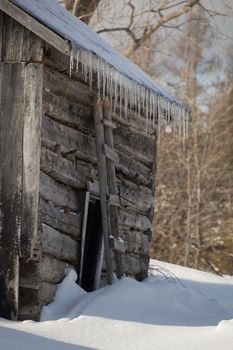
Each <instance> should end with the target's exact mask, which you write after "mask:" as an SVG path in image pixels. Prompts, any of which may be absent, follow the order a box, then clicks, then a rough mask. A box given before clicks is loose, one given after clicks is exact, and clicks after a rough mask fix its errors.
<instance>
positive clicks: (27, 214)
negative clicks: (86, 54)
mask: <svg viewBox="0 0 233 350" xmlns="http://www.w3.org/2000/svg"><path fill="white" fill-rule="evenodd" d="M42 54H43V43H42V41H41V40H40V39H39V38H37V37H36V36H35V35H34V34H32V33H30V32H29V31H27V30H26V29H25V28H24V27H23V26H21V25H19V24H18V23H17V22H15V21H14V20H13V19H11V18H10V17H9V16H7V15H5V14H3V13H2V12H0V101H1V106H0V110H1V118H0V143H1V145H0V169H1V172H0V188H1V190H0V202H1V214H0V216H1V225H0V226H1V227H0V266H1V269H0V280H1V281H0V300H1V304H0V315H1V316H2V317H6V318H11V319H17V315H18V305H19V266H20V256H25V257H27V258H29V257H30V254H31V245H32V241H33V237H34V236H35V234H36V233H37V215H38V180H39V177H38V175H39V159H40V156H39V153H40V121H41V119H42V118H41V117H42V70H43V65H42V63H41V60H42Z"/></svg>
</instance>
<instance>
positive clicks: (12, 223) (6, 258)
mask: <svg viewBox="0 0 233 350" xmlns="http://www.w3.org/2000/svg"><path fill="white" fill-rule="evenodd" d="M24 72H25V64H21V63H14V64H12V63H0V101H1V118H0V168H1V173H0V203H1V206H0V266H1V270H0V315H1V317H5V318H9V319H17V313H18V277H19V257H18V255H19V253H18V249H19V238H20V231H21V211H22V196H21V191H22V150H23V145H22V140H23V137H22V120H23V98H24ZM6 82H7V83H6Z"/></svg>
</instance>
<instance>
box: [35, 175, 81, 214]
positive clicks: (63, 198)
mask: <svg viewBox="0 0 233 350" xmlns="http://www.w3.org/2000/svg"><path fill="white" fill-rule="evenodd" d="M40 195H41V197H42V198H43V199H44V200H47V201H51V202H52V203H54V204H55V205H56V206H58V207H61V208H63V209H66V210H67V211H71V212H72V211H74V212H76V213H79V212H80V211H81V210H82V209H81V205H82V202H81V201H82V198H80V196H79V195H78V192H77V191H75V190H74V189H72V188H71V187H69V186H65V185H63V184H61V183H59V182H57V181H55V180H54V179H52V178H51V177H50V176H48V175H47V174H45V173H43V172H41V173H40Z"/></svg>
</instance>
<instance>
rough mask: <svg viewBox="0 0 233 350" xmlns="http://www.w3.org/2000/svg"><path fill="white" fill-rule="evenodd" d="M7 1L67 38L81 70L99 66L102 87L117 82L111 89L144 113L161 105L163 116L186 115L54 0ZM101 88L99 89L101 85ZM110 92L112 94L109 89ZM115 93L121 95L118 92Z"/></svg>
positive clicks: (184, 109) (107, 87)
mask: <svg viewBox="0 0 233 350" xmlns="http://www.w3.org/2000/svg"><path fill="white" fill-rule="evenodd" d="M10 2H11V3H13V4H14V5H16V6H17V7H19V8H21V9H22V10H23V11H25V12H27V13H28V14H29V15H31V16H32V17H34V18H35V19H36V20H38V21H39V22H40V23H42V24H43V25H45V26H46V27H47V28H49V29H51V30H52V31H54V32H55V33H57V34H59V36H61V37H62V38H64V39H65V40H67V41H69V42H70V43H71V47H72V48H73V50H71V56H72V58H73V57H74V58H75V59H76V58H77V60H79V61H81V63H82V64H83V65H85V67H84V73H85V72H86V73H88V74H89V75H91V76H92V72H98V71H99V70H101V74H102V76H101V77H100V80H101V82H102V85H105V83H106V87H104V88H105V89H110V90H111V89H112V90H114V89H115V88H114V85H118V86H120V89H115V90H121V91H120V94H122V96H124V100H126V101H127V103H129V104H130V105H131V106H132V105H134V107H136V108H137V106H138V105H141V104H142V105H143V107H145V108H146V109H147V110H148V115H149V114H150V115H151V114H153V112H152V110H156V111H155V112H154V114H156V113H157V111H158V110H159V109H161V111H162V112H161V113H162V114H164V110H166V111H167V115H166V116H165V117H166V118H168V116H169V118H170V116H171V115H173V116H176V115H179V116H181V117H182V116H183V117H184V114H185V115H186V116H187V114H186V112H187V110H186V107H184V106H182V104H181V103H180V102H179V101H177V100H176V98H175V97H173V96H171V95H170V94H168V93H167V92H166V91H165V90H164V89H163V88H162V87H161V86H159V85H158V84H157V83H156V82H155V81H154V80H152V79H151V78H150V77H149V76H148V75H147V74H146V73H144V72H143V71H142V70H141V69H140V68H139V67H138V66H137V65H135V64H134V63H133V62H131V61H130V60H129V59H127V58H126V57H124V56H123V55H122V54H121V53H120V52H118V51H117V50H115V49H114V48H112V47H111V46H110V45H109V44H108V43H107V42H106V41H105V40H104V39H103V38H101V37H100V36H99V35H98V34H97V33H95V32H94V31H93V30H92V29H91V28H90V27H88V26H87V25H86V24H85V23H83V22H82V21H80V20H78V19H77V18H76V17H74V16H73V15H72V14H71V13H70V12H68V11H67V10H66V9H65V8H64V7H62V6H61V5H60V4H59V3H58V1H57V0H49V1H48V0H10ZM71 65H72V62H71ZM90 71H91V74H90ZM111 84H112V87H111ZM121 87H122V88H121ZM101 88H102V89H103V86H101ZM112 94H113V95H114V93H113V92H112ZM126 95H127V96H126ZM114 97H116V96H114ZM118 97H120V98H121V96H119V93H118ZM139 109H140V107H139ZM165 114H166V113H165ZM184 118H185V119H186V117H184ZM153 119H154V118H153Z"/></svg>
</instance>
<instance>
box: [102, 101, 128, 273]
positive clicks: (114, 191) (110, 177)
mask: <svg viewBox="0 0 233 350" xmlns="http://www.w3.org/2000/svg"><path fill="white" fill-rule="evenodd" d="M103 117H104V120H106V121H108V122H111V121H112V118H111V114H110V109H109V103H108V101H107V100H106V101H105V102H104V105H103ZM104 120H103V122H104ZM104 138H105V152H106V146H108V148H109V149H110V150H112V151H113V152H115V151H114V150H113V146H114V145H113V132H112V128H111V127H109V126H107V125H106V123H105V125H104ZM116 155H117V154H116ZM117 160H118V156H117ZM117 160H116V157H113V158H111V157H107V162H106V166H107V184H108V191H109V194H110V195H115V196H116V195H118V194H119V193H118V192H119V191H118V188H117V183H116V171H115V163H116V161H117ZM118 210H119V209H118V207H116V206H115V205H110V206H109V214H110V225H111V233H112V235H113V237H114V239H115V240H116V241H118V238H119V228H118ZM114 243H115V241H114ZM115 245H116V244H115ZM115 245H113V246H114V248H115ZM119 246H120V245H119ZM118 248H119V247H118ZM114 256H115V262H116V273H117V277H118V278H121V277H122V276H123V274H124V270H123V264H122V257H121V252H120V251H117V250H116V248H115V249H114Z"/></svg>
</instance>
